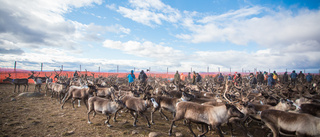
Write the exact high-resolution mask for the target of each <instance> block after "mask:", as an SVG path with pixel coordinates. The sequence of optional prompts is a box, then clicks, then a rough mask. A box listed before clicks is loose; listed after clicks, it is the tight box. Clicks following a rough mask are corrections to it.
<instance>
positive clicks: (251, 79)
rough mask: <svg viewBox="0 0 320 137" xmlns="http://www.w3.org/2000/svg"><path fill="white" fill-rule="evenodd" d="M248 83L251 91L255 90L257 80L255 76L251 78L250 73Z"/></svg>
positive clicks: (251, 74)
mask: <svg viewBox="0 0 320 137" xmlns="http://www.w3.org/2000/svg"><path fill="white" fill-rule="evenodd" d="M249 83H250V86H251V88H253V89H254V88H256V85H257V79H256V77H255V76H253V73H250V79H249Z"/></svg>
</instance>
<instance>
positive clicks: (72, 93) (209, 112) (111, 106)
mask: <svg viewBox="0 0 320 137" xmlns="http://www.w3.org/2000/svg"><path fill="white" fill-rule="evenodd" d="M61 72H62V70H60V72H57V71H56V70H55V76H54V79H55V81H56V82H53V80H52V79H51V76H52V73H51V75H50V76H47V75H46V76H45V77H38V75H39V74H37V73H35V72H31V74H30V77H29V78H26V79H12V78H10V76H11V75H10V74H9V77H7V78H6V79H5V80H4V81H9V82H11V83H13V84H14V85H15V89H14V92H15V91H16V86H18V92H20V85H24V86H25V89H24V91H25V90H26V89H27V91H28V86H29V85H28V79H33V80H34V81H35V86H38V91H39V92H40V90H41V84H42V83H45V88H44V90H45V94H46V95H48V94H51V98H53V97H56V98H57V100H58V101H59V103H60V104H61V109H63V107H64V105H65V103H66V102H67V101H68V100H70V99H71V104H72V106H73V108H74V103H75V102H76V101H77V100H78V105H79V106H80V101H81V102H83V103H84V104H85V106H86V108H87V110H88V111H87V114H88V117H87V119H88V123H89V124H91V123H92V122H91V121H90V116H89V115H90V113H92V112H93V117H94V116H95V115H96V113H97V112H98V113H102V114H103V115H106V117H107V120H106V121H105V124H107V126H108V127H112V125H111V124H110V123H109V120H110V118H111V115H113V120H114V121H116V117H117V115H119V113H121V112H122V113H129V114H130V115H131V116H132V117H133V122H132V125H133V126H136V124H137V121H138V120H137V119H138V116H141V117H143V118H144V119H145V120H146V121H147V127H151V124H152V125H155V126H156V125H157V121H155V120H154V116H155V115H154V113H155V112H157V111H158V112H159V113H160V116H161V117H163V118H164V119H165V120H167V121H169V119H171V125H170V127H169V128H168V130H169V132H168V134H169V135H171V134H172V132H174V129H173V126H176V125H175V122H176V121H179V120H183V123H184V124H185V125H186V126H187V127H188V129H189V130H190V132H191V134H192V135H193V136H196V134H195V133H194V132H193V129H192V128H193V127H192V126H191V125H192V124H196V126H197V127H198V129H199V130H200V131H199V132H201V134H200V135H199V136H205V135H206V134H207V133H208V132H209V131H211V130H216V132H217V133H218V134H219V136H224V135H225V134H226V132H225V131H222V129H221V126H223V125H224V124H226V125H227V126H228V128H229V129H230V133H231V135H232V136H234V132H238V133H242V134H243V136H253V135H252V133H250V132H249V130H248V128H250V126H251V125H252V123H258V125H259V126H261V128H265V129H270V130H269V135H273V136H274V137H278V136H280V135H293V136H320V78H319V76H318V75H314V79H313V81H312V82H311V83H307V82H302V81H301V82H297V83H295V84H292V83H290V82H283V81H281V80H279V81H277V83H276V85H275V86H274V87H268V86H267V85H264V84H257V85H256V86H255V87H254V88H253V87H252V85H250V83H249V79H248V78H247V77H246V76H243V79H242V83H241V85H235V84H234V83H233V82H232V81H229V80H227V78H225V81H223V82H221V81H218V77H217V76H216V77H212V76H205V77H204V78H203V79H202V81H201V82H198V83H196V84H195V85H193V84H192V82H191V81H190V79H186V80H184V81H183V80H181V81H179V82H171V81H168V80H167V79H165V78H159V77H151V76H149V78H148V80H147V84H146V85H145V84H142V83H140V82H139V80H136V81H135V82H134V84H133V85H130V86H129V84H128V80H127V79H126V78H121V77H117V76H116V75H113V76H108V77H102V76H98V77H95V76H94V73H91V76H89V75H88V73H87V71H85V72H79V73H80V75H74V76H72V77H69V76H68V75H65V76H64V75H61ZM120 110H122V111H120ZM163 111H167V112H170V113H171V114H172V117H170V116H169V117H168V116H166V115H165V114H164V113H163ZM147 113H150V114H151V116H150V117H149V118H148V116H147ZM233 126H238V127H239V128H237V129H239V131H238V130H235V129H236V128H234V127H233ZM240 129H241V130H240Z"/></svg>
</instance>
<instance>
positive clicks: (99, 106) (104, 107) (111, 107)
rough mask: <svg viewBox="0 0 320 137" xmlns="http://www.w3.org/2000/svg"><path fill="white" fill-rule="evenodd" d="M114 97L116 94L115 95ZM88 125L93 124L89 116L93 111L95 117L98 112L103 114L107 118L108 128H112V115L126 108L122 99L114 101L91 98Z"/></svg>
mask: <svg viewBox="0 0 320 137" xmlns="http://www.w3.org/2000/svg"><path fill="white" fill-rule="evenodd" d="M113 95H114V94H113ZM88 106H89V109H88V123H89V124H92V122H91V121H90V118H89V114H90V113H91V112H92V111H93V117H94V116H95V115H96V112H99V113H102V114H104V115H106V116H107V120H106V121H105V122H104V123H105V124H107V126H108V127H112V125H110V124H109V120H110V114H113V113H115V112H117V111H118V110H120V109H122V108H125V107H126V106H125V104H124V103H123V102H122V101H121V99H119V98H116V99H115V100H114V101H111V100H109V99H105V98H101V97H91V98H89V100H88Z"/></svg>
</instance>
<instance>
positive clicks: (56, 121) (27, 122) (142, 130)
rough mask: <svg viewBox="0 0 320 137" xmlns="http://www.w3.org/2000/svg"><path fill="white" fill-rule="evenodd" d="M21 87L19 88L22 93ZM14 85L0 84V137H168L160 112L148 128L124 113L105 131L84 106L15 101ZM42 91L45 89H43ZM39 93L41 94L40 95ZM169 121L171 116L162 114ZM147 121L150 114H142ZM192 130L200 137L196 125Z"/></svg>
mask: <svg viewBox="0 0 320 137" xmlns="http://www.w3.org/2000/svg"><path fill="white" fill-rule="evenodd" d="M23 88H24V87H21V90H23ZM13 89H14V85H12V84H0V113H1V115H0V117H1V118H0V127H1V131H0V136H10V137H11V136H12V137H16V136H37V137H38V136H109V137H113V136H115V137H122V136H139V137H140V136H148V135H149V133H150V132H157V133H161V136H168V130H169V127H170V123H171V121H166V120H165V119H162V118H161V117H160V114H159V112H156V113H155V116H154V118H155V124H154V125H151V128H147V124H146V120H145V119H144V118H142V117H140V116H139V118H138V120H139V121H138V122H137V126H136V127H133V126H132V122H133V118H132V117H131V115H130V114H129V113H125V112H123V113H122V114H120V115H121V116H118V118H117V120H118V122H113V120H110V124H111V125H113V127H110V128H108V127H107V126H106V125H104V121H105V120H106V117H105V116H104V115H102V114H97V115H96V117H95V118H94V119H92V113H91V115H90V117H91V122H92V123H93V124H88V123H87V109H86V107H85V106H84V104H83V103H82V104H81V107H79V108H78V107H77V105H75V107H76V108H75V109H73V108H72V105H71V103H70V102H71V101H68V102H67V103H66V104H65V106H64V109H61V105H60V104H59V102H58V101H57V99H56V98H55V97H54V98H50V96H49V95H48V96H42V97H18V95H19V93H13ZM42 89H44V85H43V86H42ZM29 91H32V92H33V91H34V85H32V84H30V86H29ZM42 93H44V92H43V91H42ZM164 112H165V114H166V115H167V116H168V117H169V118H170V119H172V115H171V114H170V113H169V112H167V111H164ZM145 114H146V115H147V116H148V118H149V120H150V111H147V112H145ZM176 125H177V126H178V127H176V128H174V129H173V135H172V136H175V134H176V133H181V134H182V135H183V136H187V137H188V136H191V134H190V132H189V130H188V128H187V127H186V126H184V125H183V123H182V121H178V122H177V123H176ZM233 126H234V127H235V128H236V130H235V133H236V135H237V136H243V133H242V132H241V131H240V128H239V127H237V126H236V125H235V124H233ZM222 129H223V130H224V131H226V132H227V134H226V135H225V136H226V137H229V136H231V135H230V130H229V129H228V127H227V126H226V125H224V126H223V127H222ZM193 130H194V132H195V133H196V134H199V133H200V132H199V130H197V128H196V126H195V124H193ZM249 131H250V132H251V134H253V135H254V136H255V137H263V136H267V135H266V134H267V133H268V131H269V129H268V128H265V129H262V128H261V126H258V125H257V124H254V123H253V124H251V125H250V127H249ZM206 135H207V136H213V137H216V136H218V135H217V133H216V131H215V130H214V131H209V133H207V134H206Z"/></svg>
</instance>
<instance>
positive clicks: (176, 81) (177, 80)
mask: <svg viewBox="0 0 320 137" xmlns="http://www.w3.org/2000/svg"><path fill="white" fill-rule="evenodd" d="M179 82H180V74H179V72H178V71H177V72H176V74H175V75H174V79H173V83H174V84H176V85H177V84H178V83H179Z"/></svg>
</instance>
